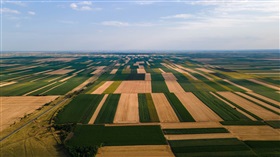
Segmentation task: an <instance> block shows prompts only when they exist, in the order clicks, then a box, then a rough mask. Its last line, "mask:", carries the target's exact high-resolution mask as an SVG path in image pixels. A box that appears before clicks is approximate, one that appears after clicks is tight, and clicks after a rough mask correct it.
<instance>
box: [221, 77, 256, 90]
mask: <svg viewBox="0 0 280 157" xmlns="http://www.w3.org/2000/svg"><path fill="white" fill-rule="evenodd" d="M223 81H225V82H227V83H229V84H232V85H234V86H236V87H238V88H241V89H243V90H245V91H247V92H251V91H252V90H251V89H248V88H245V87H243V86H240V85H238V84H236V83H233V82H231V81H229V80H227V79H223Z"/></svg>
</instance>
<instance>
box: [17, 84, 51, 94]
mask: <svg viewBox="0 0 280 157" xmlns="http://www.w3.org/2000/svg"><path fill="white" fill-rule="evenodd" d="M55 83H56V82H53V83H50V84H48V85H46V86H43V87H41V88H38V89H35V90H33V91H30V92H28V93H26V94H23V95H22V96H26V95H30V94H32V93H34V92H36V91H39V90H41V89H44V88H46V87H49V86H51V85H53V84H55Z"/></svg>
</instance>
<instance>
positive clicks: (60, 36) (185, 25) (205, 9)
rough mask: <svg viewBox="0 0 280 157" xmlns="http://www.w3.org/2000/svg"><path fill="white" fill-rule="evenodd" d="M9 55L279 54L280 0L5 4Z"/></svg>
mask: <svg viewBox="0 0 280 157" xmlns="http://www.w3.org/2000/svg"><path fill="white" fill-rule="evenodd" d="M0 14H1V39H2V50H3V51H125V50H244V49H279V1H278V0H262V1H261V0H203V1H202V0H185V1H180V0H168V1H167V0H165V1H160V0H153V1H147V0H143V1H136V0H121V1H117V0H110V1H107V0H99V1H80V0H73V1H70V0H64V1H62V0H44V1H40V0H30V1H29V0H25V1H15V0H1V10H0Z"/></svg>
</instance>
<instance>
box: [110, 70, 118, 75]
mask: <svg viewBox="0 0 280 157" xmlns="http://www.w3.org/2000/svg"><path fill="white" fill-rule="evenodd" d="M117 71H118V69H113V70H112V71H111V72H110V74H116V72H117Z"/></svg>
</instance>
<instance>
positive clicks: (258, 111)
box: [217, 92, 280, 120]
mask: <svg viewBox="0 0 280 157" xmlns="http://www.w3.org/2000/svg"><path fill="white" fill-rule="evenodd" d="M217 93H218V94H220V95H221V96H223V97H225V98H226V99H228V100H230V101H231V102H233V103H235V104H237V105H239V106H241V107H242V108H244V109H245V110H247V111H249V112H251V113H253V114H255V115H257V116H258V117H260V118H262V119H264V120H279V118H280V116H278V115H277V114H275V113H273V112H270V111H268V110H266V109H264V108H262V107H260V106H258V105H256V104H254V103H252V102H250V101H248V100H246V99H244V98H242V97H240V96H238V95H236V94H234V93H231V92H217Z"/></svg>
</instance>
